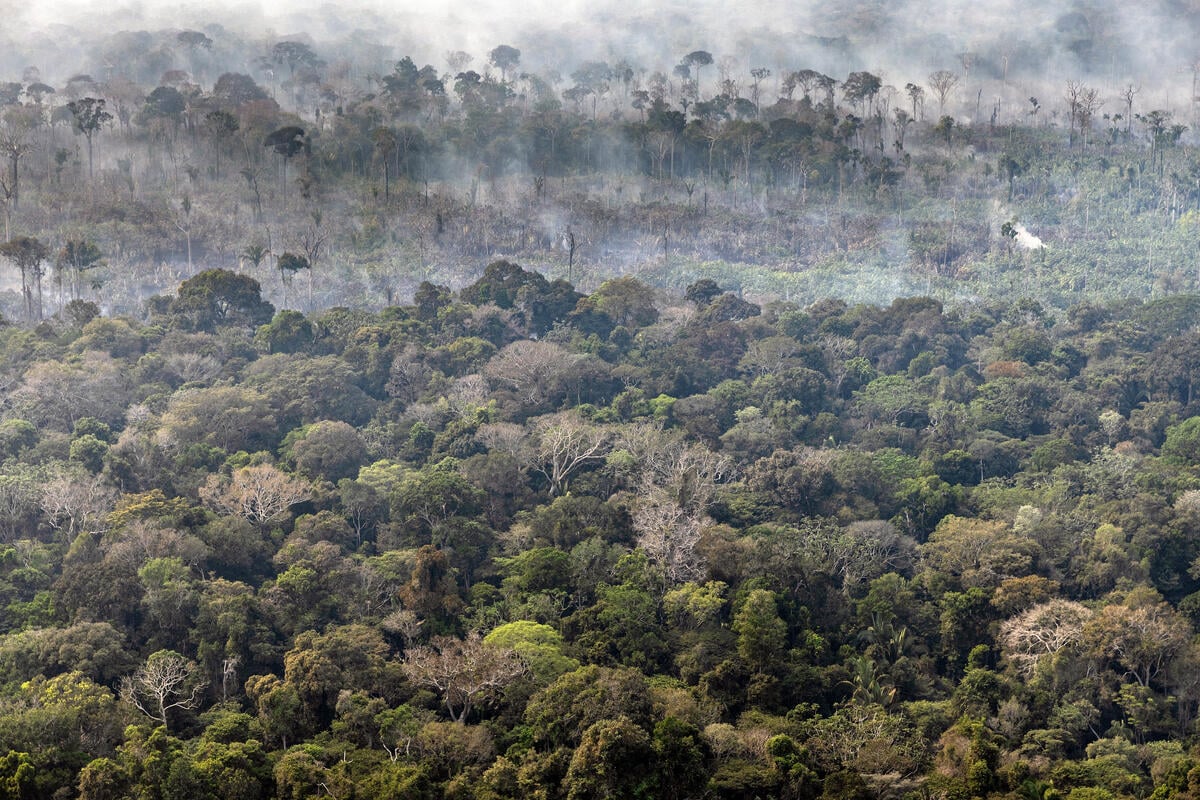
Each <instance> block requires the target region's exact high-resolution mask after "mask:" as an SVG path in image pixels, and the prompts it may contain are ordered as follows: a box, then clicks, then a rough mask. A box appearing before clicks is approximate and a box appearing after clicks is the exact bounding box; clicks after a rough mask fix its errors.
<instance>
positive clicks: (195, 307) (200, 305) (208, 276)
mask: <svg viewBox="0 0 1200 800" xmlns="http://www.w3.org/2000/svg"><path fill="white" fill-rule="evenodd" d="M170 310H171V313H172V314H173V315H174V316H175V317H176V319H178V320H180V321H181V322H183V323H184V325H185V327H188V328H192V329H193V330H213V329H214V328H215V327H217V326H218V325H240V326H245V327H249V328H257V327H258V326H259V325H265V324H266V323H268V322H270V321H271V317H272V316H274V314H275V307H274V306H272V305H271V304H270V303H268V302H267V301H265V300H263V299H262V288H261V287H260V286H259V283H258V281H256V280H254V279H253V278H251V277H250V276H249V275H239V274H237V273H236V272H230V271H229V270H225V269H209V270H205V271H204V272H201V273H199V274H197V275H195V276H193V277H191V278H188V279H187V280H186V281H184V282H183V283H181V284H180V285H179V292H178V296H177V297H176V298H175V299H174V300H173V301H172V302H171V304H170Z"/></svg>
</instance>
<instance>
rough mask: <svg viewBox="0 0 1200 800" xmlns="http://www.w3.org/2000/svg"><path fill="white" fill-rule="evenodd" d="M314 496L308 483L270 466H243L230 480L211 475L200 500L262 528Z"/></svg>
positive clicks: (201, 491) (201, 492) (201, 490)
mask: <svg viewBox="0 0 1200 800" xmlns="http://www.w3.org/2000/svg"><path fill="white" fill-rule="evenodd" d="M311 496H312V487H311V486H310V485H309V483H308V482H307V481H304V480H302V479H300V478H295V477H292V476H290V475H287V474H286V473H284V472H281V471H280V470H279V469H277V468H275V467H273V466H271V465H270V464H256V465H255V466H253V467H242V468H241V469H239V470H236V471H235V472H234V473H233V474H232V475H231V476H230V477H229V478H228V479H223V478H222V477H221V476H219V475H216V474H214V475H209V476H208V480H207V482H206V483H205V484H204V486H202V487H201V488H200V497H201V498H202V499H203V500H204V501H205V502H206V503H208V504H209V505H210V506H212V507H213V508H214V509H216V510H217V511H219V512H221V513H224V514H233V515H236V516H239V517H244V518H246V519H248V520H250V522H252V523H254V524H255V525H259V526H263V527H265V526H267V525H270V524H271V523H272V522H277V521H279V520H281V519H283V518H284V517H285V516H286V515H287V513H288V509H290V508H291V507H292V506H294V505H296V504H297V503H303V502H304V501H306V500H308V499H309V498H310V497H311Z"/></svg>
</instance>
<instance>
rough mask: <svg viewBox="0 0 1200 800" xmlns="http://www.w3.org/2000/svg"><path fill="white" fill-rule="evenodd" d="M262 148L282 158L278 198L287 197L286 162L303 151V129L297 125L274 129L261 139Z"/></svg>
mask: <svg viewBox="0 0 1200 800" xmlns="http://www.w3.org/2000/svg"><path fill="white" fill-rule="evenodd" d="M263 147H269V148H271V149H272V150H274V151H275V152H276V153H278V154H279V155H280V157H281V158H282V164H283V168H282V169H281V170H280V176H279V185H280V187H281V188H280V192H281V193H280V197H282V198H286V197H287V167H288V162H289V161H291V160H292V158H294V157H295V156H296V155H297V154H298V153H301V152H303V151H304V147H305V138H304V128H301V127H299V126H298V125H285V126H283V127H282V128H276V129H275V130H273V131H271V132H270V133H268V134H267V135H266V136H265V137H263Z"/></svg>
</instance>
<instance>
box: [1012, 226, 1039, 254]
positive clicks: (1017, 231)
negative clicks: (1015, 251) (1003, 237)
mask: <svg viewBox="0 0 1200 800" xmlns="http://www.w3.org/2000/svg"><path fill="white" fill-rule="evenodd" d="M1013 241H1014V242H1016V243H1017V247H1019V248H1021V249H1022V250H1044V249H1045V248H1046V243H1045V242H1043V241H1042V240H1041V238H1039V237H1038V236H1035V235H1034V234H1032V233H1030V232H1029V229H1028V228H1026V227H1025V226H1024V225H1022V224H1021V223H1019V222H1018V223H1017V224H1016V225H1013Z"/></svg>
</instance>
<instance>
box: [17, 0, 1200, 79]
mask: <svg viewBox="0 0 1200 800" xmlns="http://www.w3.org/2000/svg"><path fill="white" fill-rule="evenodd" d="M733 9H736V11H733ZM0 18H3V19H4V20H5V26H4V31H3V32H0V45H3V47H2V48H0V53H2V55H0V67H3V68H4V71H5V72H6V73H8V74H11V75H17V76H19V75H20V72H21V70H22V69H23V68H24V67H26V66H29V65H36V66H38V67H39V68H40V69H41V70H42V73H43V78H44V79H56V80H60V81H61V80H64V79H65V78H66V77H68V75H69V74H72V73H74V72H83V71H92V72H98V71H100V70H101V69H102V68H103V67H104V64H102V63H97V59H96V57H95V52H94V50H95V45H96V44H98V43H99V42H102V41H103V40H104V39H105V38H107V37H109V36H111V35H112V34H114V33H116V32H118V31H122V30H130V31H133V30H143V31H157V30H168V31H169V30H175V31H177V30H180V29H183V28H195V29H199V30H205V29H209V30H212V29H213V26H214V25H216V26H220V28H221V29H223V30H224V31H227V32H229V33H230V34H233V35H236V36H238V37H240V38H242V39H244V40H245V41H246V42H249V43H252V44H253V43H259V44H261V43H266V42H269V41H272V40H278V39H281V38H286V37H291V36H295V35H297V34H301V33H304V34H307V35H308V36H311V38H312V41H313V42H315V43H316V44H317V45H318V46H319V47H323V48H325V49H326V50H328V51H350V50H353V49H354V48H355V47H356V46H357V45H360V44H374V45H376V46H379V47H382V48H384V49H386V50H388V51H390V52H389V57H391V58H398V57H400V56H403V55H411V56H412V57H413V59H414V60H415V61H418V63H431V64H434V65H435V66H437V67H438V68H439V69H442V68H445V54H446V53H447V52H449V51H453V50H464V51H466V52H468V53H470V54H472V55H473V56H474V61H473V63H472V64H471V67H472V68H474V69H476V70H482V69H483V68H484V67H486V62H487V53H488V52H489V51H490V50H491V49H492V48H494V47H495V46H497V45H498V44H510V45H512V46H514V47H517V48H518V49H520V50H521V52H522V60H521V68H522V69H528V70H535V71H542V70H556V71H558V72H559V73H561V74H562V75H569V74H570V71H571V70H572V69H573V68H574V67H575V66H577V65H578V64H580V63H582V62H584V61H588V60H606V61H610V62H611V61H615V60H617V59H626V60H627V61H629V62H630V63H631V64H632V65H633V66H634V67H635V68H639V69H641V70H644V71H647V72H650V71H655V70H663V71H666V72H668V74H669V72H670V69H671V68H672V67H673V66H674V65H675V64H677V63H678V62H679V60H680V59H681V57H682V56H683V55H684V54H686V53H688V52H691V51H693V50H698V49H700V50H707V51H709V52H711V53H712V54H713V55H714V57H715V58H716V59H717V60H718V63H720V60H721V59H727V63H730V64H735V65H737V70H738V72H739V74H742V73H746V72H748V70H749V69H751V68H752V67H756V66H762V67H766V68H769V69H772V70H773V71H774V74H775V76H776V80H778V76H779V75H781V74H782V73H783V72H785V71H788V70H795V69H802V68H812V69H817V70H821V71H824V72H827V73H828V74H830V75H832V76H833V77H835V78H838V79H841V78H844V77H845V76H846V74H847V72H848V71H851V70H860V69H867V70H872V71H876V72H878V73H881V74H882V75H883V76H884V77H885V80H886V81H888V82H891V83H893V84H894V85H896V86H903V84H904V82H906V81H917V82H923V81H924V79H925V77H926V76H927V75H928V74H929V72H931V71H933V70H938V69H951V70H953V71H955V72H958V73H960V74H962V75H963V76H964V86H963V90H964V91H965V90H967V89H968V88H970V86H969V85H968V84H970V81H971V79H972V76H974V78H975V79H976V80H977V82H979V83H980V91H987V92H988V93H989V94H991V93H994V91H995V90H996V87H993V86H986V87H985V86H984V85H983V84H984V83H985V82H988V81H991V82H997V81H998V82H1000V83H1005V82H1011V81H1014V80H1021V79H1024V80H1034V79H1037V80H1043V81H1047V82H1050V83H1054V84H1061V83H1062V82H1063V81H1065V80H1067V79H1076V80H1078V79H1086V80H1090V81H1093V82H1095V83H1097V84H1098V85H1101V86H1102V87H1104V88H1105V89H1106V90H1113V91H1115V90H1116V89H1117V88H1118V87H1120V86H1122V85H1124V84H1125V83H1128V82H1132V83H1134V84H1145V85H1147V86H1149V85H1165V84H1172V85H1176V86H1178V87H1179V88H1178V90H1174V89H1173V90H1172V91H1177V93H1180V95H1181V96H1185V97H1186V96H1187V94H1190V83H1191V75H1190V74H1186V73H1187V71H1188V69H1189V68H1190V67H1191V66H1192V65H1194V64H1196V62H1197V60H1198V57H1200V46H1198V45H1197V44H1196V42H1197V41H1200V0H1152V1H1151V2H1147V3H1138V4H1130V3H1117V2H1113V1H1112V0H1108V2H1091V1H1089V0H1075V2H1072V3H1063V4H1060V3H1043V2H1040V0H995V1H994V2H989V3H982V4H981V3H974V2H967V0H934V2H926V1H925V0H907V1H906V2H884V0H847V1H846V2H839V3H818V2H816V1H815V0H805V1H804V2H800V3H792V2H787V1H786V0H747V2H742V3H739V4H737V5H736V6H730V4H728V3H726V2H724V1H723V0H688V1H686V2H684V1H683V0H660V1H659V2H655V3H652V4H651V5H648V6H643V7H641V8H637V7H635V6H633V5H631V4H629V3H618V2H615V1H614V0H598V1H597V2H591V1H590V0H589V2H584V0H527V2H523V3H521V4H520V5H519V6H517V5H516V4H513V3H511V2H500V3H487V2H480V3H472V4H444V5H438V4H428V3H420V4H418V3H414V2H404V3H395V2H388V0H358V2H357V3H356V4H353V5H351V4H336V5H335V4H333V3H328V2H316V3H307V4H306V3H305V2H303V0H301V1H300V2H290V1H289V2H270V3H268V2H259V3H250V4H240V5H239V4H233V3H220V2H217V3H209V2H205V3H200V2H183V3H177V2H161V1H160V0H135V1H134V2H125V3H115V4H114V3H109V4H97V3H94V2H92V0H51V1H50V2H46V3H41V4H33V3H31V4H24V3H18V2H17V1H16V0H0ZM215 38H216V37H214V39H215ZM267 46H269V45H267ZM331 54H333V53H331ZM253 55H254V54H242V56H241V58H242V60H243V62H245V61H248V60H249V59H250V58H252V57H253ZM228 66H229V68H230V69H235V68H238V67H243V66H244V65H243V64H230V65H228ZM706 69H707V73H708V74H707V75H705V76H704V78H705V79H706V80H711V81H715V80H716V77H717V71H718V67H717V64H714V65H713V66H712V67H708V68H706ZM1181 73H1185V74H1181ZM711 85H713V84H710V86H711Z"/></svg>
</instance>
